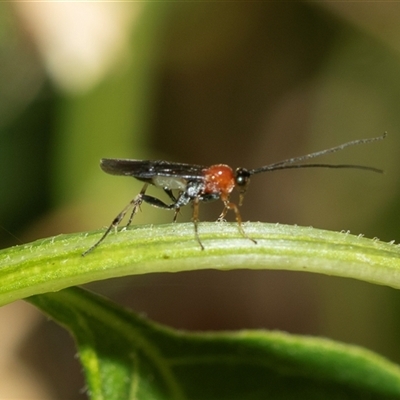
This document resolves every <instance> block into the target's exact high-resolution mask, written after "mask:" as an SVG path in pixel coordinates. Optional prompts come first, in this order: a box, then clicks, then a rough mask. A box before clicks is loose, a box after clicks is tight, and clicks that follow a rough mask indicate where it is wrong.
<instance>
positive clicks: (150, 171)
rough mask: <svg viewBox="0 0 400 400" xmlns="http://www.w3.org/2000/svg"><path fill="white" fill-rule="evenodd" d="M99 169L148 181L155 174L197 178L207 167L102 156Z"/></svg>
mask: <svg viewBox="0 0 400 400" xmlns="http://www.w3.org/2000/svg"><path fill="white" fill-rule="evenodd" d="M100 167H101V169H102V170H103V171H104V172H106V173H107V174H111V175H124V176H132V177H134V178H137V179H140V180H143V181H149V182H151V180H152V179H153V178H154V177H155V176H166V177H176V178H182V179H188V180H189V179H199V178H202V177H203V170H204V169H206V168H207V167H204V166H201V165H193V164H182V163H173V162H169V161H150V160H144V161H143V160H130V159H118V158H103V159H102V160H101V161H100Z"/></svg>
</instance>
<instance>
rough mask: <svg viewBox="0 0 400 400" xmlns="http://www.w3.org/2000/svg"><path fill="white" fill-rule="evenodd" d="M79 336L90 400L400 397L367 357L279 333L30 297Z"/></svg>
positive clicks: (88, 301)
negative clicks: (218, 329)
mask: <svg viewBox="0 0 400 400" xmlns="http://www.w3.org/2000/svg"><path fill="white" fill-rule="evenodd" d="M28 301H30V302H31V303H32V304H34V305H36V306H37V307H39V308H40V309H42V310H43V311H44V312H45V313H47V314H48V315H50V316H51V317H52V318H54V319H55V320H56V321H58V322H59V323H61V324H62V325H64V326H65V327H67V329H69V330H70V331H71V332H72V333H73V335H74V336H75V338H76V341H77V345H78V348H79V351H80V358H81V361H82V364H83V366H84V369H85V373H86V377H87V382H88V386H89V393H90V395H91V398H92V399H95V400H100V399H107V400H113V399H116V400H124V399H136V400H140V399H154V400H156V399H168V400H175V399H176V400H178V399H179V400H180V399H190V400H197V399H199V400H200V399H204V400H213V399H218V400H221V399H230V400H232V399H241V400H247V399H249V400H250V399H257V400H258V399H286V400H290V399H307V400H312V399H326V400H330V399H338V400H339V399H340V400H345V399H351V400H354V399H364V400H365V399H379V400H385V399H400V369H399V367H397V366H395V365H394V364H392V363H390V362H388V361H386V360H385V359H383V358H382V357H379V356H377V355H375V354H373V353H372V352H369V351H367V350H363V349H361V348H358V347H355V346H347V345H343V344H338V343H334V342H332V341H330V340H324V339H316V338H309V337H301V336H294V335H293V336H292V335H288V334H285V333H282V332H264V331H242V332H237V333H198V334H196V333H186V332H181V331H174V330H172V329H168V328H166V327H163V326H160V325H157V324H154V323H150V322H148V321H146V320H144V319H142V318H139V317H138V316H136V315H134V314H133V313H131V312H129V311H127V310H125V309H123V308H121V307H118V306H116V305H114V304H112V303H111V302H109V301H108V300H105V299H103V298H100V297H99V296H96V295H93V294H91V293H89V292H86V291H84V290H82V289H78V288H73V289H66V290H63V291H61V292H59V293H48V294H45V295H39V296H34V297H31V298H30V299H28Z"/></svg>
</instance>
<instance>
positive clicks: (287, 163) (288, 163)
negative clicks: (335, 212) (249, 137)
mask: <svg viewBox="0 0 400 400" xmlns="http://www.w3.org/2000/svg"><path fill="white" fill-rule="evenodd" d="M386 135H387V132H385V133H384V134H383V135H382V136H378V137H374V138H370V139H358V140H353V141H351V142H347V143H344V144H341V145H340V146H336V147H332V148H330V149H326V150H321V151H317V152H315V153H310V154H306V155H304V156H300V157H294V158H288V159H287V160H283V161H280V162H277V163H274V164H269V165H264V166H263V167H260V168H254V169H251V170H250V171H249V173H250V174H251V175H254V174H259V173H260V172H266V171H275V170H277V169H289V168H355V169H364V170H367V171H373V172H379V173H382V172H383V171H382V170H380V169H377V168H373V167H366V166H363V165H352V164H350V165H347V164H337V165H335V164H298V165H293V164H296V163H298V162H301V161H305V160H309V159H310V158H315V157H320V156H324V155H326V154H330V153H335V152H337V151H340V150H343V149H345V148H346V147H349V146H356V145H359V144H366V143H372V142H375V141H377V140H383V139H385V137H386Z"/></svg>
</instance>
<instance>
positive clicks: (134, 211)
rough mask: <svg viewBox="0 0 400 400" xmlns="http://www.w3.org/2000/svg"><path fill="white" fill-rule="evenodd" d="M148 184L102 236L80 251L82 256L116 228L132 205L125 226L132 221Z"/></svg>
mask: <svg viewBox="0 0 400 400" xmlns="http://www.w3.org/2000/svg"><path fill="white" fill-rule="evenodd" d="M148 186H149V184H148V183H146V184H145V185H144V186H143V188H142V190H141V191H140V193H139V194H138V195H137V196H136V197H135V198H134V199H133V200H131V202H130V203H129V204H128V205H127V206H126V207H125V208H124V209H123V210H122V211H121V212H120V213H119V214H118V215H117V216H116V217H115V218H114V220H113V222H111V225H110V226H109V227H108V228H107V230H106V231H105V232H104V234H103V236H102V237H101V238H100V239H99V240H98V241H97V242H96V243H95V244H94V245H93V246H92V247H90V248H89V249H87V250H86V251H85V252H84V253H82V256H83V257H84V256H86V254H88V253H90V252H91V251H93V250H94V249H95V248H96V247H97V246H98V245H99V244H100V243H101V242H102V241H103V240H104V239H105V238H106V237H107V235H108V234H109V233H110V232H111V230H112V229H113V228H115V229H116V228H118V225H119V224H120V223H121V221H122V220H123V219H124V217H125V215H126V213H127V212H128V210H129V209H130V208H131V207H132V213H131V216H130V218H129V221H128V224H127V226H128V225H129V224H130V223H131V222H132V219H133V216H134V215H135V214H136V210H137V208H138V207H140V205H141V204H142V202H143V201H144V200H143V198H144V197H145V196H146V195H145V192H146V190H147V187H148Z"/></svg>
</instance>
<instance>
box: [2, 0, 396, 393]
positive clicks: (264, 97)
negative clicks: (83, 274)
mask: <svg viewBox="0 0 400 400" xmlns="http://www.w3.org/2000/svg"><path fill="white" fill-rule="evenodd" d="M399 18H400V4H399V3H381V2H376V3H359V2H356V3H350V2H349V3H346V2H340V3H302V2H294V3H287V2H282V3H279V2H278V3H276V2H274V3H270V2H268V3H262V2H255V3H246V2H243V3H239V2H236V3H235V2H234V3H222V2H221V3H219V2H216V3H209V2H204V3H202V2H196V3H194V2H186V3H182V2H181V3H179V2H178V3H176V2H175V3H170V2H157V3H144V2H138V3H97V2H91V3H90V2H88V3H59V2H49V3H31V2H27V3H22V2H19V3H17V2H15V3H0V144H1V145H0V177H1V181H2V190H1V191H0V246H1V247H6V246H10V245H13V244H19V243H21V242H27V241H31V240H35V239H38V238H42V237H47V236H51V235H58V234H62V233H68V232H77V231H85V230H94V229H100V228H102V227H104V226H107V225H108V224H109V223H110V222H111V220H112V219H113V218H114V217H115V215H116V214H117V213H118V212H119V211H120V210H121V209H122V208H123V207H124V206H125V205H126V204H127V203H128V202H129V201H130V200H131V198H133V197H134V196H135V195H136V194H137V192H138V190H139V189H140V186H141V185H140V184H139V183H138V182H136V181H134V180H133V179H128V178H118V177H113V176H109V175H106V174H104V173H102V172H101V170H100V168H99V160H100V158H102V157H106V158H124V157H127V158H136V159H147V158H148V159H166V160H170V161H178V162H188V163H196V164H203V165H209V164H214V163H227V164H229V165H231V166H232V167H235V168H236V167H239V166H243V167H248V168H254V167H258V166H261V165H265V164H269V163H272V162H276V161H280V160H282V159H285V158H288V157H292V156H297V155H302V154H306V153H309V152H313V151H317V150H321V149H324V148H329V147H332V146H335V145H338V144H341V143H343V142H346V141H350V140H354V139H359V138H366V137H373V136H379V135H381V134H382V133H383V132H384V131H388V132H389V136H388V138H387V139H386V141H384V142H380V143H377V144H373V145H369V146H365V147H364V146H362V147H357V148H353V149H347V150H346V151H344V152H341V153H337V154H335V155H333V156H329V157H327V158H326V159H324V160H321V161H324V162H333V163H357V164H366V165H370V166H375V167H378V168H383V169H384V170H385V172H386V173H385V175H383V176H381V175H377V174H371V173H368V172H363V171H353V170H336V171H335V170H333V171H330V170H319V171H318V170H299V171H293V170H291V171H277V172H274V173H273V174H265V175H259V176H256V177H254V179H253V180H252V183H251V186H250V188H249V191H248V193H247V195H246V198H245V202H244V205H243V207H242V209H241V213H242V217H243V220H244V221H247V220H250V221H263V222H273V223H275V222H279V223H285V224H298V225H304V226H314V227H316V228H322V229H330V230H338V231H340V230H344V231H350V232H351V233H354V234H364V235H365V236H366V237H371V238H372V237H378V238H380V239H381V240H385V241H390V240H395V241H396V242H400V230H399V228H398V226H399V222H400V221H399V220H400V216H399V212H398V209H399V203H400V182H399V181H398V179H397V174H398V170H399V166H400V165H399V164H400V160H399V157H398V155H397V153H398V149H399V148H400V138H399V134H398V132H399V129H400V112H399V108H400V25H399V24H398V21H399ZM153 193H154V194H157V191H155V192H153ZM221 209H222V206H221V204H220V203H219V202H217V203H216V204H205V205H203V206H202V207H201V210H200V212H201V216H200V218H201V219H202V220H215V219H216V217H217V216H218V215H219V213H220V211H221ZM142 211H143V212H142V213H139V214H138V215H137V216H136V218H135V221H134V222H135V223H137V224H143V223H154V224H156V223H166V222H170V221H171V220H172V216H173V213H169V212H166V211H163V210H155V209H153V208H151V207H149V206H146V205H143V207H142ZM228 219H231V220H232V221H233V220H234V218H233V216H230V218H229V216H228ZM179 220H180V221H189V220H190V207H188V210H186V211H184V212H183V215H182V216H180V218H179ZM200 234H201V225H200ZM133 246H134V244H133ZM133 249H134V247H133ZM90 287H91V288H93V289H94V290H96V291H98V292H102V293H104V294H105V295H107V296H109V297H112V298H114V299H116V300H117V301H119V302H120V303H122V304H125V305H127V306H129V307H130V308H132V309H133V310H135V311H137V312H140V313H145V314H146V315H148V317H150V318H152V319H154V320H156V321H159V322H162V323H166V324H168V325H170V326H174V327H177V328H183V329H196V330H206V329H242V328H266V329H281V330H285V331H289V332H293V333H301V334H312V335H319V336H326V337H329V338H332V339H335V340H341V341H344V342H347V343H355V344H359V345H362V346H365V347H367V348H369V349H372V350H374V351H377V352H379V353H381V354H383V355H385V356H386V357H388V358H389V359H391V360H393V361H396V362H400V349H399V344H400V340H399V337H400V325H399V323H398V318H397V315H399V311H400V294H399V293H398V291H395V290H393V289H390V288H386V287H376V286H372V285H369V284H367V283H362V282H356V281H352V280H345V279H339V278H332V277H325V276H317V275H312V274H302V273H293V272H291V273H285V272H271V271H265V272H255V271H234V272H217V271H202V272H196V273H193V272H191V273H182V274H176V275H163V274H157V275H149V276H142V277H134V278H125V279H116V280H112V281H107V282H99V283H96V284H92V285H90ZM0 318H1V323H0V326H2V328H0V329H1V330H0V334H1V335H2V339H3V340H2V341H3V346H4V347H5V348H6V349H8V350H7V353H5V354H7V356H6V357H4V360H3V361H1V362H0V372H1V374H0V376H2V378H1V382H0V398H6V397H7V396H9V397H10V396H12V397H18V396H21V397H22V395H23V393H25V392H24V390H26V391H27V392H29V393H30V398H36V397H37V398H40V399H45V398H58V399H64V398H65V399H73V398H85V394H84V393H83V391H82V390H80V389H82V387H83V382H82V377H81V376H80V367H79V365H78V363H77V361H76V360H74V359H73V354H74V350H73V345H72V343H71V340H70V339H69V338H68V336H67V334H66V333H64V332H63V331H62V330H61V328H58V327H56V326H55V325H53V324H50V323H48V322H44V318H43V317H40V316H38V314H36V312H35V310H33V309H32V308H31V307H30V306H28V305H25V304H24V303H22V302H17V303H15V304H12V305H9V306H7V307H4V308H3V309H2V310H1V313H0ZM10 365H11V366H13V368H10ZM27 371H29V372H27ZM32 371H34V372H32ZM35 396H36V397H35ZM46 396H47V397H46Z"/></svg>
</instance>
